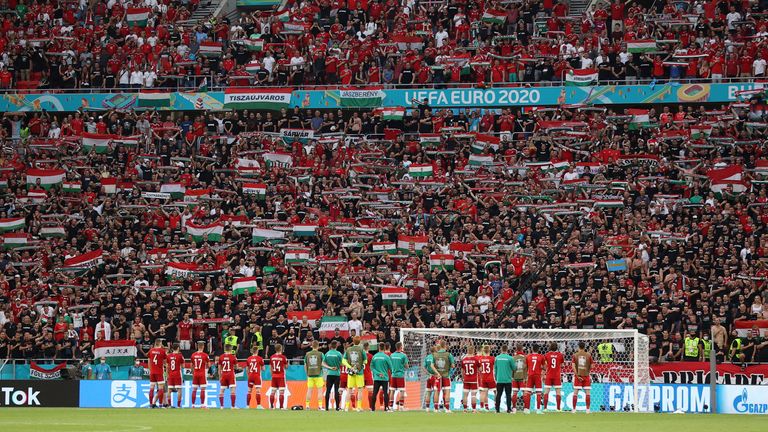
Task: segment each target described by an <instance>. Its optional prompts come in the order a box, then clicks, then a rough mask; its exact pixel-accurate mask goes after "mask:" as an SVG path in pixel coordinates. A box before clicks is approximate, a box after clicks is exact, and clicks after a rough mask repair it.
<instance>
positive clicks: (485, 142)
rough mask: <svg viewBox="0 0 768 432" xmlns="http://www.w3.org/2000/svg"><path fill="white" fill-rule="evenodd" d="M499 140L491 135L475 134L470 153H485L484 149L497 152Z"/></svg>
mask: <svg viewBox="0 0 768 432" xmlns="http://www.w3.org/2000/svg"><path fill="white" fill-rule="evenodd" d="M500 142H501V140H500V139H499V138H498V137H495V136H493V135H486V134H480V133H476V134H475V142H474V143H472V153H475V154H480V153H485V151H486V150H485V148H486V147H490V148H492V149H494V150H496V151H498V150H499V143H500Z"/></svg>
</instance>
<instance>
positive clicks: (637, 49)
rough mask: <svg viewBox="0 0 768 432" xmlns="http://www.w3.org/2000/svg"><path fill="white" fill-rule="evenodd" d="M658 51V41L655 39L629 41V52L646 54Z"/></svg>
mask: <svg viewBox="0 0 768 432" xmlns="http://www.w3.org/2000/svg"><path fill="white" fill-rule="evenodd" d="M654 51H656V41H655V40H653V39H643V40H631V41H627V52H630V53H646V52H654Z"/></svg>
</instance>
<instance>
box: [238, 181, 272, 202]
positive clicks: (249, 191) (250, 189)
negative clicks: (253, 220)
mask: <svg viewBox="0 0 768 432" xmlns="http://www.w3.org/2000/svg"><path fill="white" fill-rule="evenodd" d="M243 193H244V194H246V195H256V197H255V198H256V199H259V200H264V199H266V197H267V185H265V184H263V183H245V184H244V185H243Z"/></svg>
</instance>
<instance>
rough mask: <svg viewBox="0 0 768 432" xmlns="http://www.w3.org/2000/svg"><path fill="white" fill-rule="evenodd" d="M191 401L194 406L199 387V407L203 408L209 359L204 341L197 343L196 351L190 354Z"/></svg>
mask: <svg viewBox="0 0 768 432" xmlns="http://www.w3.org/2000/svg"><path fill="white" fill-rule="evenodd" d="M191 360H192V403H191V406H192V407H194V406H195V399H197V389H200V407H201V408H205V387H206V386H207V385H208V364H209V363H210V359H209V358H208V354H206V352H205V342H202V341H200V342H198V343H197V351H196V352H195V353H193V354H192V358H191Z"/></svg>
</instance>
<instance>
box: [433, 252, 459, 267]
mask: <svg viewBox="0 0 768 432" xmlns="http://www.w3.org/2000/svg"><path fill="white" fill-rule="evenodd" d="M453 265H454V258H453V255H450V254H432V255H430V256H429V268H430V269H432V270H438V269H444V270H453Z"/></svg>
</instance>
